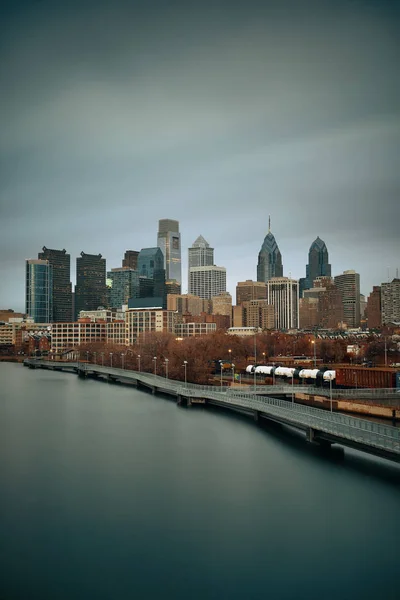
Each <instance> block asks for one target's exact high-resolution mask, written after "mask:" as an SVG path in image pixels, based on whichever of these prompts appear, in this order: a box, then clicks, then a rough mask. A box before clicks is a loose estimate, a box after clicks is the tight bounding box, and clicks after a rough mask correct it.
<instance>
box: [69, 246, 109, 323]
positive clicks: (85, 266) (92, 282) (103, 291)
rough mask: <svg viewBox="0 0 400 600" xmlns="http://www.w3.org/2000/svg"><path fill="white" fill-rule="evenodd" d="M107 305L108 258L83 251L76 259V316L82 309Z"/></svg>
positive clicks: (92, 308) (93, 308)
mask: <svg viewBox="0 0 400 600" xmlns="http://www.w3.org/2000/svg"><path fill="white" fill-rule="evenodd" d="M106 305H107V287H106V259H105V258H102V256H101V254H85V252H81V254H80V256H78V258H77V259H76V286H75V318H77V315H79V313H80V311H81V310H96V309H97V308H98V307H99V306H106Z"/></svg>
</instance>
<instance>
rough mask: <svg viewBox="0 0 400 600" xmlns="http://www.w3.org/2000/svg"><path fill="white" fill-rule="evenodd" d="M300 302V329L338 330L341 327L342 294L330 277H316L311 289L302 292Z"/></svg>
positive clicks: (342, 316) (342, 317)
mask: <svg viewBox="0 0 400 600" xmlns="http://www.w3.org/2000/svg"><path fill="white" fill-rule="evenodd" d="M302 300H304V302H301V303H300V327H301V328H303V329H304V328H311V327H320V328H321V329H339V328H340V327H341V326H342V323H343V320H344V315H343V300H342V294H341V292H340V290H339V288H338V287H337V286H336V285H335V284H334V282H333V279H332V278H331V277H317V278H316V279H315V280H314V282H313V287H311V288H310V289H306V290H304V292H303V298H302ZM314 300H315V302H313V301H314ZM307 312H308V314H307Z"/></svg>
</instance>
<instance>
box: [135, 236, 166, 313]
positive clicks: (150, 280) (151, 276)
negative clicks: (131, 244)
mask: <svg viewBox="0 0 400 600" xmlns="http://www.w3.org/2000/svg"><path fill="white" fill-rule="evenodd" d="M138 273H139V276H140V278H141V282H140V286H141V292H140V297H141V298H143V297H153V298H161V299H162V305H163V306H166V303H167V295H166V288H165V269H164V257H163V253H162V251H161V250H160V248H159V247H155V248H142V249H141V251H140V252H139V256H138ZM142 290H146V291H145V292H143V291H142ZM144 293H145V294H146V296H144V295H143V294H144Z"/></svg>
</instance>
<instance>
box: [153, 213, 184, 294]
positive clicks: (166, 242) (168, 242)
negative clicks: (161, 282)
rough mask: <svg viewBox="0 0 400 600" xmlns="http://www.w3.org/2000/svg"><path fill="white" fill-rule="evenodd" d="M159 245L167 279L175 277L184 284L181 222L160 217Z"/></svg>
mask: <svg viewBox="0 0 400 600" xmlns="http://www.w3.org/2000/svg"><path fill="white" fill-rule="evenodd" d="M157 246H158V247H159V248H160V250H161V252H162V254H163V267H164V270H165V279H166V281H170V280H171V279H175V280H176V281H177V282H178V283H179V285H182V267H181V234H180V233H179V222H178V221H175V220H173V219H160V221H159V222H158V235H157Z"/></svg>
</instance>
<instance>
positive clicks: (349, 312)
mask: <svg viewBox="0 0 400 600" xmlns="http://www.w3.org/2000/svg"><path fill="white" fill-rule="evenodd" d="M334 281H335V285H336V287H337V288H338V289H339V292H340V294H341V296H342V302H343V320H344V322H345V323H346V324H347V327H350V328H352V327H358V326H359V325H360V275H359V274H358V273H356V272H355V271H354V270H348V271H344V273H342V275H336V277H335V279H334Z"/></svg>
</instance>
